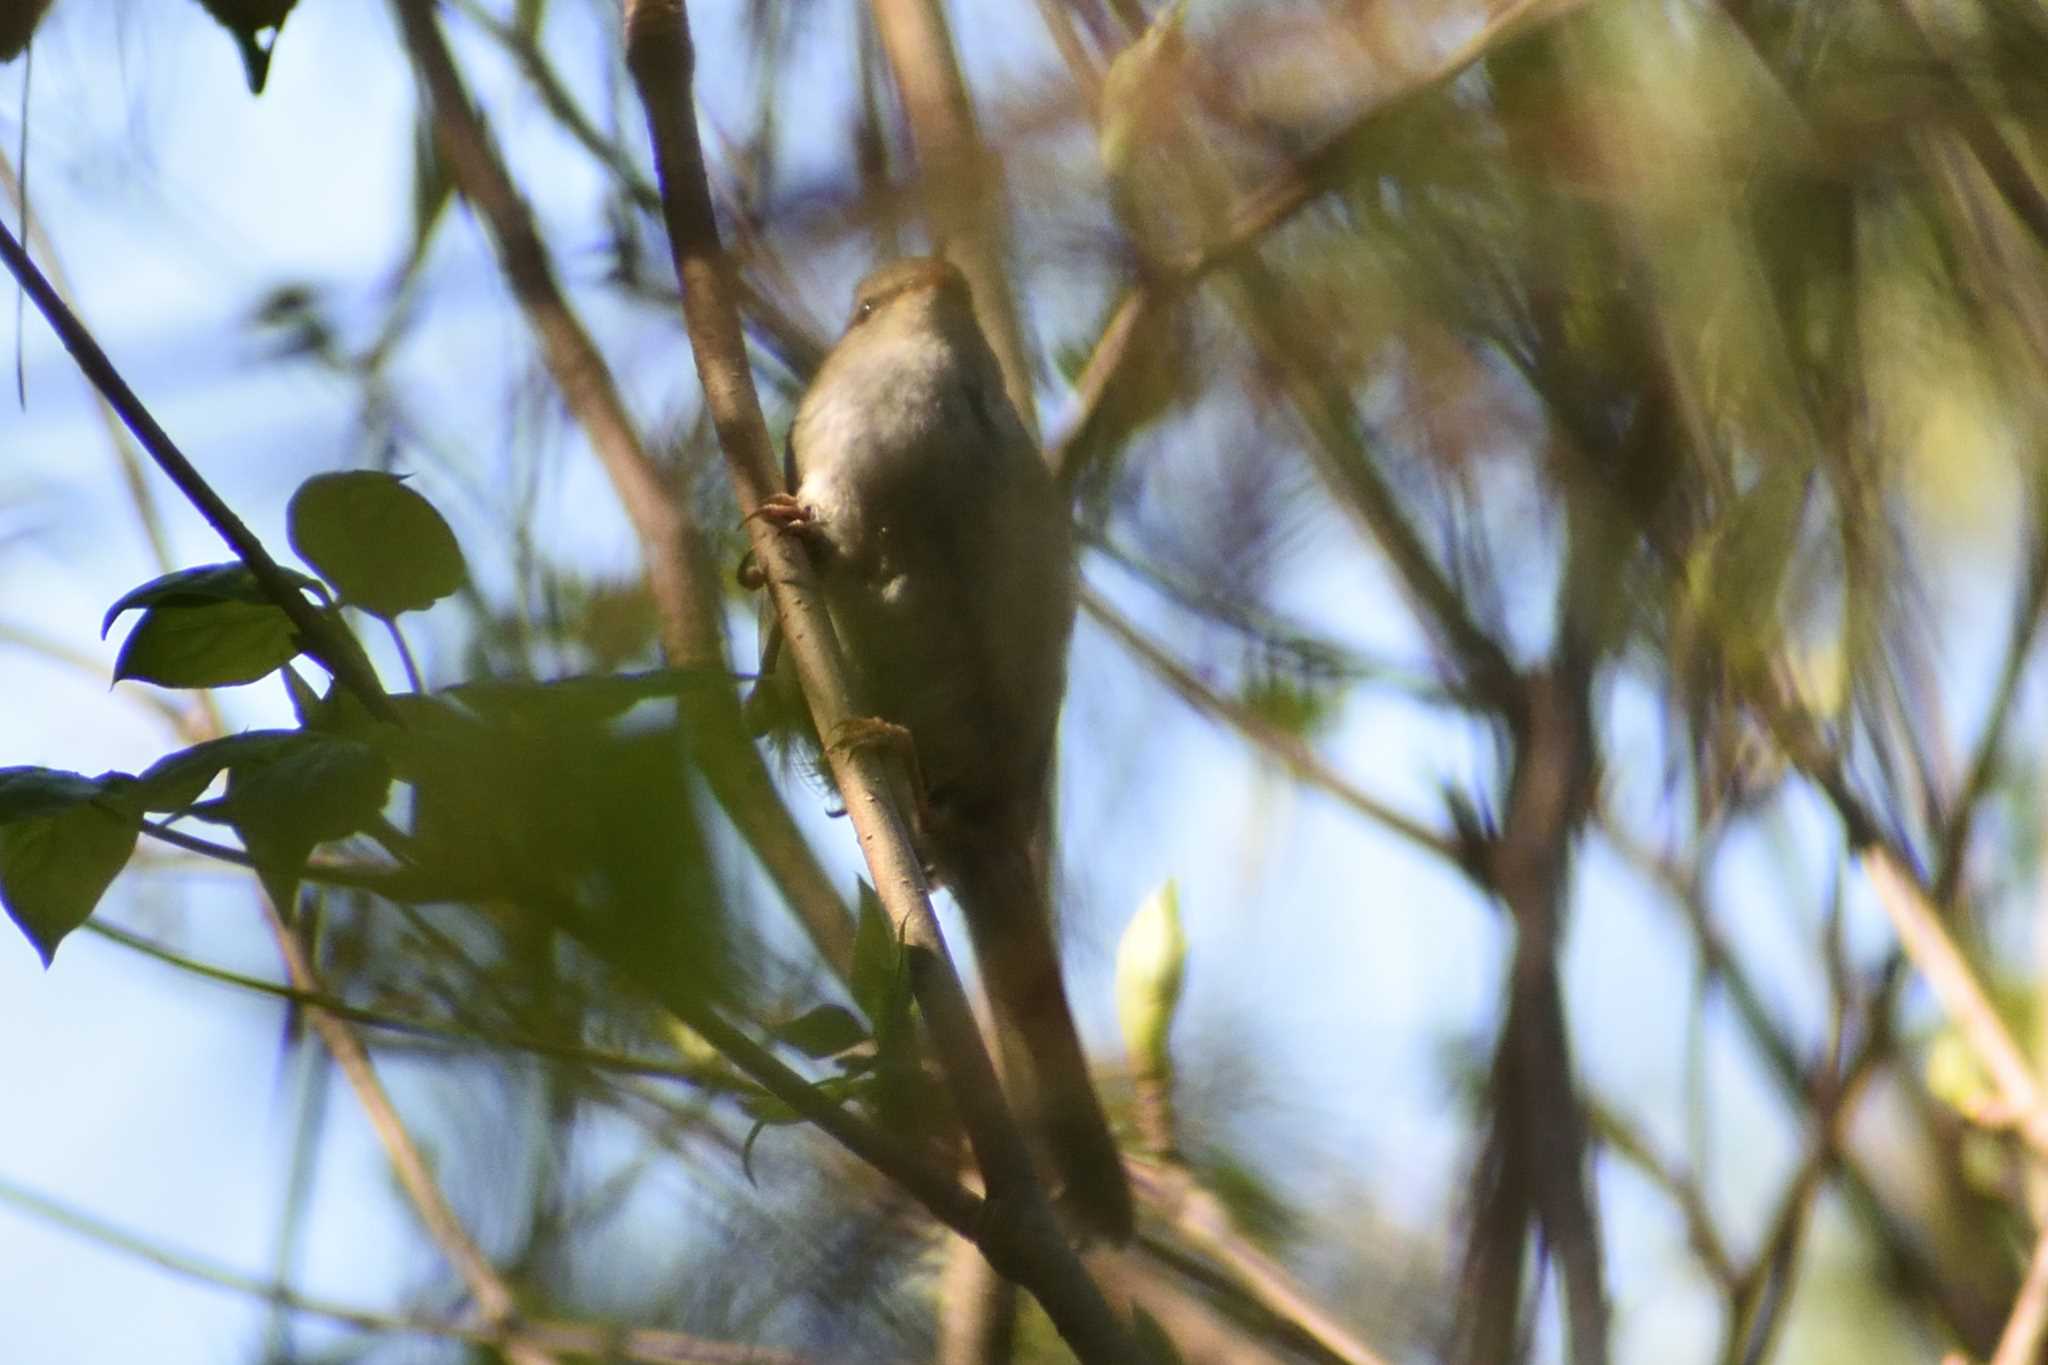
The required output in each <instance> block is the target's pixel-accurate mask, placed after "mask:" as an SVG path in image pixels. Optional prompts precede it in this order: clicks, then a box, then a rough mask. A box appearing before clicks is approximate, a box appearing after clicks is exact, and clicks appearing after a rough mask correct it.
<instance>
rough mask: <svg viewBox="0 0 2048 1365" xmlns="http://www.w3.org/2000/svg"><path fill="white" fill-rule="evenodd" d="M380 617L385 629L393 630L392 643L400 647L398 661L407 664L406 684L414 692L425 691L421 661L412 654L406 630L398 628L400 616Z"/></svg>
mask: <svg viewBox="0 0 2048 1365" xmlns="http://www.w3.org/2000/svg"><path fill="white" fill-rule="evenodd" d="M380 619H381V620H382V621H383V622H384V629H386V630H388V631H390V632H391V643H392V644H394V645H396V646H397V647H398V661H399V662H400V663H402V664H404V665H405V683H406V686H408V687H410V688H411V689H412V690H413V691H414V692H425V691H426V690H427V685H426V683H424V682H422V681H421V680H420V666H419V661H418V660H416V659H414V658H413V656H412V646H410V645H408V644H407V643H406V642H405V632H404V631H402V630H400V629H399V628H398V618H397V617H395V616H386V617H382V618H380Z"/></svg>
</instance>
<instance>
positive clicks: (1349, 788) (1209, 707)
mask: <svg viewBox="0 0 2048 1365" xmlns="http://www.w3.org/2000/svg"><path fill="white" fill-rule="evenodd" d="M1081 609H1082V610H1083V611H1085V612H1087V613H1088V615H1089V617H1090V618H1091V619H1093V620H1094V621H1095V623H1096V624H1097V625H1099V626H1101V627H1102V628H1103V629H1104V630H1105V631H1107V632H1108V633H1109V636H1110V638H1111V639H1113V640H1115V641H1116V642H1117V643H1118V644H1120V645H1122V646H1123V647H1124V648H1125V649H1128V650H1129V651H1130V652H1131V653H1132V654H1133V655H1134V656H1136V657H1137V659H1138V661H1139V662H1141V663H1143V664H1144V665H1145V666H1146V667H1147V668H1149V669H1150V670H1151V671H1152V672H1153V674H1154V675H1155V676H1156V677H1158V679H1159V680H1160V681H1161V682H1163V683H1165V684H1166V686H1167V687H1169V688H1170V689H1172V691H1173V692H1174V694H1175V695H1176V696H1178V697H1179V698H1180V699H1181V700H1182V701H1185V702H1186V703H1187V704H1188V705H1189V706H1191V707H1193V708H1194V709H1195V710H1197V711H1200V712H1201V713H1202V714H1204V715H1206V716H1209V717H1211V718H1212V719H1215V720H1219V721H1222V722H1223V723H1224V724H1226V725H1228V726H1230V727H1231V728H1232V729H1233V730H1235V731H1237V732H1238V734H1240V735H1242V736H1243V737H1244V738H1246V739H1248V740H1250V741H1251V742H1252V743H1253V744H1254V745H1256V746H1257V747H1258V748H1259V749H1261V750H1263V751H1264V752H1265V754H1266V755H1267V756H1268V757H1269V758H1271V759H1273V760H1274V761H1275V762H1277V763H1279V764H1280V765H1281V766H1282V767H1284V768H1286V769H1287V771H1288V772H1289V773H1290V774H1292V775H1293V777H1294V779H1295V780H1296V781H1298V782H1300V783H1302V784H1303V785H1305V786H1309V787H1314V788H1315V789H1316V790H1317V791H1321V792H1325V793H1327V794H1328V795H1330V796H1334V797H1336V798H1337V799H1338V800H1339V801H1341V802H1343V803H1344V804H1345V805H1347V806H1349V807H1350V808H1351V809H1352V810H1354V811H1356V812H1358V813H1359V814H1360V815H1363V816H1364V817H1365V818H1366V819H1368V820H1371V821H1373V822H1375V823H1376V824H1379V825H1382V826H1384V827H1385V828H1386V829H1388V830H1389V831H1390V832H1392V833H1394V834H1397V835H1399V836H1400V837H1401V838H1403V839H1406V840H1407V841H1408V842H1409V843H1411V844H1413V845H1415V846H1416V847H1417V848H1419V849H1422V850H1423V851H1424V852H1427V853H1431V854H1434V855H1435V856H1437V857H1439V858H1442V859H1444V860H1445V861H1447V862H1450V863H1453V864H1458V865H1462V864H1463V860H1464V859H1463V850H1462V849H1461V848H1460V847H1459V845H1458V843H1457V841H1456V840H1455V839H1453V838H1452V837H1451V836H1450V835H1448V834H1444V833H1442V832H1440V831H1438V830H1433V829H1431V828H1429V827H1428V826H1427V825H1424V824H1423V823H1422V822H1421V821H1419V820H1417V819H1415V818H1414V817H1413V816H1410V815H1406V814H1404V813H1402V812H1401V811H1398V810H1396V809H1394V808H1393V807H1392V806H1390V805H1388V804H1387V803H1386V802H1384V801H1381V800H1380V799H1379V798H1377V797H1375V796H1370V795H1367V794H1366V793H1365V792H1363V791H1361V790H1359V789H1358V788H1357V787H1356V786H1354V785H1352V784H1351V783H1350V782H1349V781H1347V780H1346V779H1345V778H1343V777H1342V776H1340V775H1339V774H1338V773H1337V772H1336V770H1335V769H1333V768H1331V767H1330V766H1329V764H1327V763H1325V762H1324V761H1323V760H1322V759H1321V758H1320V757H1318V756H1317V754H1316V753H1315V751H1314V750H1313V749H1311V748H1309V746H1308V745H1307V744H1305V743H1303V742H1302V741H1301V739H1300V738H1299V737H1297V736H1295V735H1291V734H1289V733H1287V732H1286V731H1285V730H1282V729H1280V728H1279V727H1278V726H1276V725H1273V724H1271V723H1270V722H1268V721H1266V720H1265V719H1263V718H1262V717H1260V716H1259V715H1257V714H1256V713H1255V712H1253V711H1252V710H1251V708H1250V707H1247V706H1245V705H1243V704H1242V703H1240V702H1235V701H1232V700H1230V699H1229V698H1228V697H1224V696H1221V695H1219V694H1218V693H1217V692H1216V691H1215V690H1214V689H1213V688H1211V687H1209V686H1208V685H1207V684H1205V683H1204V682H1203V681H1202V680H1201V679H1200V678H1197V677H1196V676H1195V675H1194V674H1193V673H1191V672H1190V671H1189V670H1188V669H1187V668H1186V667H1185V666H1184V665H1183V664H1181V663H1180V661H1178V660H1177V659H1175V658H1174V657H1173V656H1172V655H1171V654H1169V653H1168V652H1167V651H1166V649H1165V648H1164V647H1163V646H1161V645H1160V644H1159V643H1158V642H1157V641H1155V640H1153V639H1151V638H1150V637H1149V636H1147V635H1146V634H1145V633H1144V632H1143V631H1141V630H1139V629H1138V627H1137V626H1136V625H1135V624H1133V623H1132V622H1131V621H1130V620H1129V618H1127V617H1125V616H1124V614H1123V613H1122V612H1120V611H1118V610H1117V609H1116V607H1115V606H1113V605H1112V604H1111V603H1110V602H1108V601H1107V600H1106V599H1104V598H1103V597H1102V596H1101V595H1100V594H1099V593H1097V592H1096V591H1095V590H1094V589H1092V588H1088V587H1085V586H1084V587H1083V588H1082V590H1081Z"/></svg>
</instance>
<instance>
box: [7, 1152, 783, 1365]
mask: <svg viewBox="0 0 2048 1365" xmlns="http://www.w3.org/2000/svg"><path fill="white" fill-rule="evenodd" d="M0 1203H4V1204H7V1205H9V1206H11V1207H13V1208H15V1209H18V1210H20V1211H21V1212H23V1213H26V1214H28V1215H29V1216H31V1217H35V1218H40V1219H42V1220H44V1221H45V1222H48V1223H53V1224H55V1225H56V1226H58V1227H61V1228H63V1229H64V1230H66V1231H67V1232H71V1233H75V1234H77V1235H78V1236H80V1237H85V1238H89V1239H91V1240H92V1241H95V1242H98V1243H100V1244H101V1245H103V1246H107V1247H110V1248H112V1249H113V1250H115V1251H118V1252H121V1253H122V1254H123V1255H127V1256H132V1257H135V1258H137V1259H139V1260H144V1261H147V1262H149V1263H150V1264H151V1265H154V1266H156V1267H157V1268H158V1269H159V1270H164V1271H168V1272H170V1273H171V1274H173V1275H177V1276H180V1277H182V1278H184V1279H188V1280H194V1281H197V1282H199V1283H202V1284H210V1285H214V1286H216V1287H218V1288H221V1289H226V1290H229V1291H230V1292H232V1293H236V1294H244V1295H247V1296H249V1297H252V1298H258V1299H262V1300H264V1301H265V1302H267V1303H272V1304H276V1305H278V1306H279V1307H282V1308H285V1309H288V1310H290V1311H291V1312H295V1313H306V1314H310V1315H312V1316H314V1317H320V1318H326V1319H327V1320H329V1321H330V1322H338V1323H343V1324H345V1325H347V1326H350V1327H357V1328H361V1329H362V1330H364V1331H367V1332H389V1333H403V1334H410V1335H416V1336H426V1337H437V1338H442V1339H445V1340H451V1341H464V1342H469V1343H471V1344H473V1345H477V1346H486V1347H492V1348H495V1349H497V1350H501V1351H503V1352H505V1353H506V1354H507V1355H515V1354H516V1353H518V1352H521V1351H540V1352H546V1353H560V1354H562V1355H574V1356H590V1357H598V1358H602V1359H607V1360H630V1361H636V1362H647V1363H648V1365H802V1362H803V1359H804V1358H803V1357H801V1356H797V1355H793V1354H791V1353H789V1352H787V1351H772V1350H767V1349H764V1348H762V1347H758V1346H743V1345H738V1344H735V1343H731V1342H722V1341H707V1340H704V1339H703V1338H700V1337H694V1336H691V1335H689V1334H688V1333H684V1332H673V1331H667V1330H665V1329H660V1328H649V1327H615V1326H612V1325H610V1324H608V1323H596V1322H574V1321H569V1320H565V1319H536V1320H534V1321H531V1322H519V1323H516V1324H512V1323H507V1324H497V1325H491V1324H480V1325H471V1324H465V1323H454V1322H442V1321H438V1320H436V1319H433V1318H426V1317H420V1316H417V1315H412V1314H396V1313H380V1312H376V1311H373V1310H371V1309H367V1308H358V1307H355V1306H353V1305H350V1304H343V1303H338V1302H336V1301H334V1300H332V1299H323V1298H316V1297H314V1296H312V1295H308V1294H301V1293H299V1292H297V1291H296V1290H294V1289H292V1288H290V1287H289V1286H287V1285H282V1284H277V1283H274V1282H269V1281H265V1280H262V1279H259V1278H257V1277H256V1276H254V1275H246V1274H243V1273H242V1272H241V1271H238V1270H233V1269H230V1268H229V1267H227V1266H224V1265H221V1264H220V1263H219V1262H217V1261H213V1260H209V1259H207V1258H206V1257H203V1256H198V1255H195V1254H193V1253H191V1252H187V1251H182V1250H179V1249H177V1248H175V1247H168V1246H165V1245H164V1244H162V1243H161V1242H155V1241H151V1240H150V1239H148V1238H146V1237H144V1236H142V1235H141V1234H140V1233H137V1232H132V1231H130V1230H129V1229H126V1228H123V1227H121V1226H120V1225H119V1224H116V1223H113V1222H110V1221H108V1220H106V1219H103V1218H99V1217H96V1216H95V1215H93V1214H90V1213H87V1212H86V1211H85V1210H83V1209H80V1208H77V1207H75V1206H73V1205H70V1204H66V1203H64V1202H62V1201H60V1200H56V1199H52V1198H50V1197H49V1196H48V1195H45V1194H39V1193H37V1192H36V1191H34V1190H30V1189H27V1188H24V1187H23V1186H20V1185H17V1184H15V1183H14V1182H12V1181H10V1180H6V1179H4V1178H0Z"/></svg>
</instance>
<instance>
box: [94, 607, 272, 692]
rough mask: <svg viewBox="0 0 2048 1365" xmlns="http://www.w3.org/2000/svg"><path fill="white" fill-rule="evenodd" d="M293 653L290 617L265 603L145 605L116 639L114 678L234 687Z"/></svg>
mask: <svg viewBox="0 0 2048 1365" xmlns="http://www.w3.org/2000/svg"><path fill="white" fill-rule="evenodd" d="M298 652H299V636H298V631H297V629H296V628H295V627H294V626H293V625H292V621H291V618H290V617H289V616H286V615H285V614H284V609H283V608H281V607H274V606H271V605H269V604H268V603H265V604H263V605H261V606H257V605H252V604H250V603H247V602H212V603H208V604H207V605H205V606H195V607H151V608H150V609H149V610H147V611H145V612H144V613H143V614H142V621H141V623H140V624H138V625H137V626H136V627H135V629H134V630H133V631H131V632H129V635H128V638H127V640H126V641H124V642H123V643H122V645H121V653H120V655H119V656H118V657H117V658H116V659H115V660H114V681H115V682H120V681H121V680H122V679H124V678H134V679H137V680H138V681H141V682H150V683H155V684H157V685H158V686H159V687H234V686H237V685H239V684H242V683H252V682H257V681H259V680H261V679H263V678H267V677H269V676H270V675H271V674H272V673H275V672H276V671H277V670H278V669H280V668H282V667H283V666H284V665H285V664H286V663H288V662H290V661H291V659H292V657H293V656H294V655H296V654H297V653H298Z"/></svg>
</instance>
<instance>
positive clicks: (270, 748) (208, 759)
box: [134, 730, 299, 812]
mask: <svg viewBox="0 0 2048 1365" xmlns="http://www.w3.org/2000/svg"><path fill="white" fill-rule="evenodd" d="M298 734H299V732H298V731H296V730H251V731H248V732H247V733H245V734H239V735H228V736H226V737H224V738H221V739H209V740H207V741H206V742H205V743H203V744H195V745H193V746H192V747H191V748H189V749H180V750H178V752H176V753H174V754H166V755H164V756H163V757H162V758H160V759H158V760H157V761H156V762H154V763H152V764H150V765H149V766H148V767H147V768H145V769H143V771H142V775H141V776H140V777H138V778H137V779H136V784H137V785H136V796H135V798H134V799H135V803H136V804H137V805H139V806H140V807H141V808H142V809H143V810H149V811H164V812H177V811H183V810H185V809H187V808H188V807H190V806H191V804H192V803H193V802H194V801H197V800H198V799H199V795H200V793H201V792H203V791H205V790H206V789H207V787H209V786H211V785H212V783H213V779H214V778H216V777H218V776H220V774H221V773H222V772H224V771H226V770H227V769H228V768H231V767H233V766H234V765H235V764H236V763H268V762H270V761H271V760H272V759H274V758H276V757H277V756H278V755H279V754H280V753H282V752H283V751H284V749H285V747H286V746H287V745H289V744H291V743H293V742H294V741H295V739H296V737H297V736H298Z"/></svg>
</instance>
